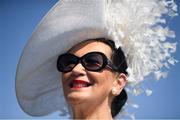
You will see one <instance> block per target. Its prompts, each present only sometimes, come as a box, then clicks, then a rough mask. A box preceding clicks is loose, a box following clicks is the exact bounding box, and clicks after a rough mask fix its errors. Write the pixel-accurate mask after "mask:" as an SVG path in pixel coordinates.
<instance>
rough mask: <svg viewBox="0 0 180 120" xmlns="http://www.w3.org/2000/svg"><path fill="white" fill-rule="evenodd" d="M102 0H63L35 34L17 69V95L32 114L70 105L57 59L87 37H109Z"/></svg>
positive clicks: (50, 111) (20, 102)
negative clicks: (57, 66)
mask: <svg viewBox="0 0 180 120" xmlns="http://www.w3.org/2000/svg"><path fill="white" fill-rule="evenodd" d="M101 2H102V1H99V3H98V2H97V1H84V2H73V1H71V2H69V1H68V3H66V1H61V2H60V1H59V2H58V3H57V4H56V5H55V6H54V7H53V8H52V9H51V10H50V11H49V12H48V14H47V15H46V16H45V17H44V18H43V20H42V21H41V22H40V24H39V25H38V27H37V28H36V30H35V31H34V33H33V34H32V37H31V38H30V40H29V41H28V43H27V44H26V46H25V48H24V51H23V53H22V56H21V58H20V61H19V64H18V67H17V73H16V95H17V99H18V102H19V105H20V106H21V108H22V109H23V110H24V111H25V112H26V113H28V114H29V115H32V116H43V115H46V114H49V113H52V112H55V111H58V110H61V109H64V107H66V103H65V100H64V97H63V90H62V85H61V73H59V72H58V71H57V70H56V60H57V57H58V55H59V54H61V53H64V52H66V51H67V50H68V49H70V48H71V47H72V46H73V45H75V44H77V43H79V42H81V41H83V40H86V39H92V38H102V37H106V38H108V36H107V30H106V29H105V23H104V21H103V19H104V18H103V14H104V13H103V9H104V8H103V4H102V3H101ZM72 6H73V7H72Z"/></svg>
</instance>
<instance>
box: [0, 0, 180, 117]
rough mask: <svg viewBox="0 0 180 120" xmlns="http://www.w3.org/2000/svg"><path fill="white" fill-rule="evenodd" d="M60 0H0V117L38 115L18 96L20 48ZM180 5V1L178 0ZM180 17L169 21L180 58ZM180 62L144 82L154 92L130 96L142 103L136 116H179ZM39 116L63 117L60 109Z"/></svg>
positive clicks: (179, 58)
mask: <svg viewBox="0 0 180 120" xmlns="http://www.w3.org/2000/svg"><path fill="white" fill-rule="evenodd" d="M56 2H57V0H0V118H9V119H10V118H16V119H17V118H37V117H30V116H28V115H26V114H25V113H24V112H23V111H22V110H21V109H20V107H19V105H18V103H17V100H16V96H15V73H16V66H17V63H18V60H19V58H20V55H21V52H22V50H23V48H24V46H25V44H26V42H27V40H28V38H29V37H30V36H31V34H32V32H33V30H34V28H35V27H36V25H37V24H38V23H39V21H40V20H41V19H42V17H43V16H44V15H45V14H46V13H47V11H48V10H49V9H50V8H51V7H52V6H53V5H54V4H55V3H56ZM178 5H179V6H180V1H178ZM179 21H180V17H179V16H178V17H176V18H173V19H172V20H170V21H168V24H169V25H168V26H169V27H170V28H171V29H172V30H174V31H176V41H177V42H178V45H177V52H176V54H174V55H175V58H176V59H178V60H179V61H180V54H179V53H180V43H179V39H180V22H179ZM178 71H180V62H179V63H177V64H176V65H175V66H171V70H170V71H169V74H168V77H167V78H165V79H162V80H160V81H155V80H153V78H151V77H150V78H149V81H147V82H146V83H145V86H146V87H148V88H152V89H153V94H152V95H151V96H150V97H146V95H145V94H142V95H140V96H139V97H134V96H131V98H132V99H133V100H134V101H135V102H136V103H137V104H139V106H140V107H139V108H138V109H131V108H129V111H133V112H134V113H136V118H149V119H150V118H156V119H162V118H168V119H170V118H174V119H177V118H180V93H179V89H180V72H178ZM38 118H61V117H59V116H58V114H57V113H54V114H52V115H49V116H45V117H38Z"/></svg>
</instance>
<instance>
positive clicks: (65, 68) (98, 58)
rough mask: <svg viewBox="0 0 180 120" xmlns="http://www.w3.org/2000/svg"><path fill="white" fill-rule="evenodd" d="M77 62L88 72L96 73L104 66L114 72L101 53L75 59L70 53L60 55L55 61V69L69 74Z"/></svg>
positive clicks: (92, 53) (113, 68) (91, 53)
mask: <svg viewBox="0 0 180 120" xmlns="http://www.w3.org/2000/svg"><path fill="white" fill-rule="evenodd" d="M79 62H80V63H81V64H82V66H83V67H84V68H85V69H86V70H89V71H95V72H98V71H101V70H102V69H103V68H105V67H106V66H108V67H109V68H110V69H112V70H115V67H114V66H113V64H112V63H111V62H110V60H108V58H107V57H106V56H105V55H104V54H103V53H101V52H90V53H87V54H85V55H83V56H82V57H77V56H75V55H74V54H71V53H65V54H62V55H60V56H59V57H58V59H57V69H58V71H60V72H64V73H66V72H70V71H72V70H73V68H74V67H75V66H76V65H77V64H78V63H79Z"/></svg>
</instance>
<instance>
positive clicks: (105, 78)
mask: <svg viewBox="0 0 180 120" xmlns="http://www.w3.org/2000/svg"><path fill="white" fill-rule="evenodd" d="M89 76H90V77H89V79H92V80H93V81H94V83H95V86H96V87H97V88H96V90H97V89H98V90H99V91H106V92H110V90H111V88H112V85H113V81H114V77H113V74H112V73H111V72H109V71H103V72H101V73H94V74H91V75H89Z"/></svg>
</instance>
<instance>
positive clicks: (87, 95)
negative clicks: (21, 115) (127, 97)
mask: <svg viewBox="0 0 180 120" xmlns="http://www.w3.org/2000/svg"><path fill="white" fill-rule="evenodd" d="M93 51H98V52H102V53H104V54H105V55H106V56H107V57H108V59H110V58H111V55H112V50H111V48H110V47H109V46H108V45H106V44H104V43H102V42H98V41H94V40H91V41H86V42H83V43H80V44H78V45H75V46H74V47H73V48H72V49H70V51H69V52H70V53H72V54H75V55H76V56H79V57H81V56H83V55H84V54H86V53H89V52H93ZM72 80H83V81H87V82H90V83H91V84H93V85H92V86H90V87H87V88H86V87H85V88H81V89H78V90H72V89H70V87H69V82H70V81H72ZM62 84H63V90H64V95H65V98H66V100H67V102H68V103H69V105H70V106H71V108H72V112H73V118H74V119H108V120H111V119H113V118H112V116H111V102H112V100H113V98H114V96H117V95H119V94H120V92H121V91H122V89H123V88H124V86H125V84H126V75H125V74H123V73H121V74H119V73H115V72H113V71H112V70H111V69H110V68H108V67H105V69H103V70H102V71H100V72H92V71H88V70H86V69H85V68H84V67H83V66H82V65H81V64H80V63H79V64H78V65H77V66H75V68H74V69H73V70H72V71H70V72H68V73H63V74H62ZM112 89H115V92H112Z"/></svg>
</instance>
